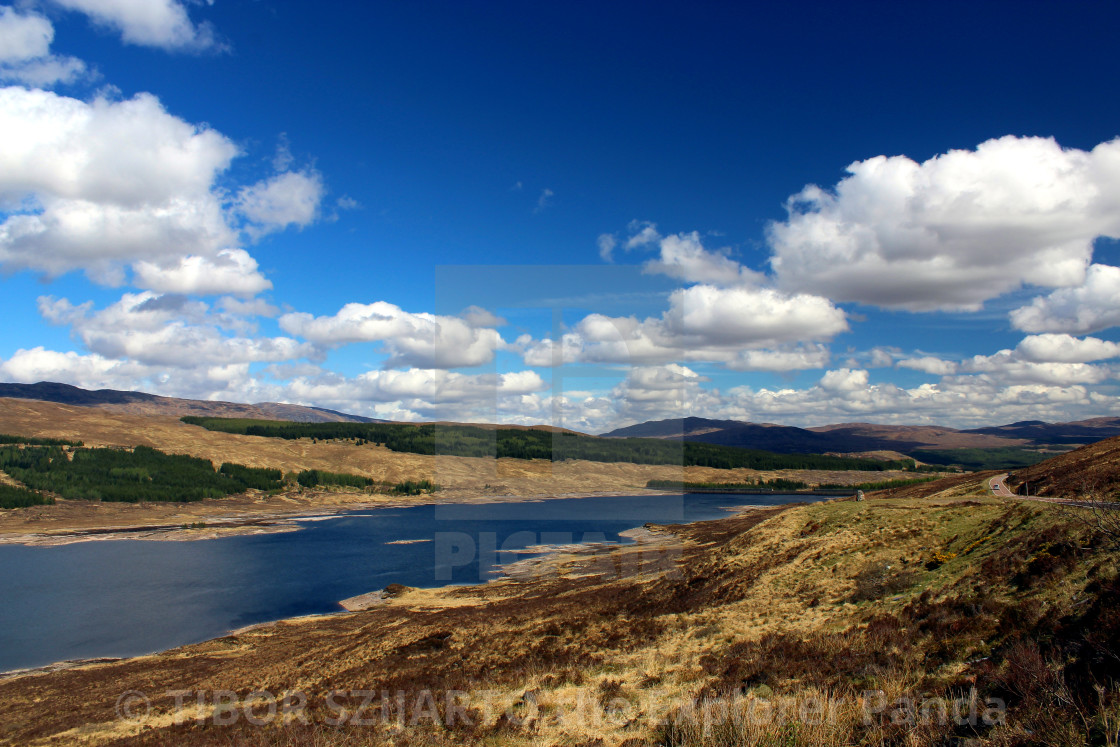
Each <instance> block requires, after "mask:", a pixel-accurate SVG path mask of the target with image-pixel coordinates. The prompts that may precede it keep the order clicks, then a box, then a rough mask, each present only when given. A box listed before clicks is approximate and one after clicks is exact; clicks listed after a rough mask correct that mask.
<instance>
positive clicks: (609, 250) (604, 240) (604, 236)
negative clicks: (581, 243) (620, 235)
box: [598, 233, 618, 262]
mask: <svg viewBox="0 0 1120 747" xmlns="http://www.w3.org/2000/svg"><path fill="white" fill-rule="evenodd" d="M598 244H599V258H600V259H601V260H603V261H604V262H614V255H613V252H614V248H615V247H616V246H618V239H616V238H615V237H614V234H609V233H601V234H599V239H598Z"/></svg>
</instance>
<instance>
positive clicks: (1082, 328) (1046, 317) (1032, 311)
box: [1011, 264, 1120, 334]
mask: <svg viewBox="0 0 1120 747" xmlns="http://www.w3.org/2000/svg"><path fill="white" fill-rule="evenodd" d="M1118 298H1120V267H1112V266H1110V265H1098V264H1094V265H1091V266H1090V267H1089V271H1088V272H1087V273H1086V275H1085V281H1084V282H1083V283H1081V284H1080V285H1078V286H1076V287H1073V288H1061V289H1059V290H1056V291H1054V292H1053V293H1050V294H1049V295H1047V296H1039V297H1037V298H1035V299H1034V300H1033V301H1031V303H1030V304H1028V305H1026V306H1022V307H1020V308H1018V309H1015V310H1014V311H1012V312H1011V323H1012V325H1014V326H1015V328H1016V329H1021V330H1023V331H1024V332H1069V333H1073V334H1086V333H1089V332H1099V331H1101V330H1103V329H1108V328H1109V327H1116V326H1118V325H1120V305H1118V304H1117V303H1116V299H1118Z"/></svg>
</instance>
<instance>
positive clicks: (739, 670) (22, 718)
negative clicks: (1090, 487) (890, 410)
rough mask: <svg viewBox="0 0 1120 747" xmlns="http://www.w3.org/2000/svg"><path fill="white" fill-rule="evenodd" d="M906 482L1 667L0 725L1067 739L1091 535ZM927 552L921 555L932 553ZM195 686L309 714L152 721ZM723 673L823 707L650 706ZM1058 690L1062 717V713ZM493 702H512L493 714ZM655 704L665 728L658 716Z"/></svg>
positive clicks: (588, 736)
mask: <svg viewBox="0 0 1120 747" xmlns="http://www.w3.org/2000/svg"><path fill="white" fill-rule="evenodd" d="M908 491H909V494H910V495H911V496H913V497H909V498H873V499H871V500H868V501H865V502H862V503H856V502H852V501H844V502H829V503H822V504H814V505H808V506H798V507H793V508H790V509H787V510H785V511H764V512H763V511H760V512H756V513H753V514H748V515H745V516H744V517H741V518H737V519H728V520H722V521H717V522H707V523H703V524H696V525H691V526H688V527H682V528H676V529H675V530H674V531H675V532H676V533H677V534H678V535H679V537H680V540H681V542H682V545H681V547H682V550H681V555H680V556H679V558H677V559H678V560H679V561H680V562H679V564H678V565H677V566H676V567H677V568H678V569H679V570H678V572H677V573H670V574H667V575H664V574H663V575H657V574H655V573H651V572H650V571H651V570H654V569H652V568H650V567H649V566H643V565H641V564H640V563H638V562H636V556H635V554H634V553H636V552H638V550H637V549H633V548H631V549H629V550H624V551H621V552H620V551H618V550H615V551H613V552H610V553H608V554H603V553H600V554H599V555H590V556H584V557H582V558H580V557H574V558H568V559H567V560H566V561H565V563H566V564H567V567H566V569H565V571H566V572H565V573H564V574H563V575H555V574H549V573H544V574H539V575H538V577H536V578H534V579H532V580H530V581H529V582H513V581H509V582H503V583H498V584H491V585H488V586H485V587H463V588H455V589H447V590H442V591H412V592H407V593H405V594H403V595H401V596H399V597H397V598H396V599H394V600H392V601H391V603H390V604H388V605H387V606H384V607H378V608H374V609H372V610H369V611H366V612H361V613H356V614H351V615H342V616H337V617H331V618H320V619H315V620H302V621H289V622H284V623H281V624H278V625H275V626H271V627H266V628H261V629H257V630H253V631H249V632H244V633H241V634H236V635H230V636H228V637H226V638H222V639H218V640H215V641H211V642H207V643H204V644H200V645H197V646H189V647H185V648H183V649H179V650H176V651H172V652H168V653H166V654H161V655H158V656H152V657H144V658H140V659H134V660H128V661H123V662H119V663H111V664H97V665H90V666H84V667H81V668H78V669H73V670H68V671H61V672H56V673H53V674H49V675H39V676H33V677H22V678H18V679H14V680H8V681H3V682H0V698H2V699H3V701H4V703H5V704H6V713H5V716H6V718H5V719H4V725H3V727H0V740H7V741H8V742H9V743H13V744H14V743H27V742H31V741H32V740H36V739H46V738H48V737H50V736H52V735H59V736H61V737H62V738H63V739H64V740H74V739H76V738H78V737H79V736H81V737H82V738H84V739H87V740H89V743H91V744H97V743H114V744H116V743H120V744H126V743H127V744H164V743H169V742H179V743H186V742H188V741H189V742H190V743H192V744H215V745H216V744H232V743H236V744H284V745H288V744H462V743H471V744H492V745H541V746H542V747H543V746H544V745H562V744H563V745H594V744H604V745H620V744H626V745H628V747H636V746H637V745H642V744H680V745H685V744H687V745H700V744H711V745H715V744H721V745H722V744H732V743H741V744H789V745H799V744H804V745H810V744H856V743H859V744H917V745H921V744H935V743H942V740H943V739H945V738H947V737H948V736H957V737H961V736H964V737H983V738H984V740H985V743H992V744H1061V743H1069V744H1077V743H1080V741H1084V731H1085V729H1086V728H1087V729H1089V730H1090V731H1092V730H1093V729H1095V728H1097V726H1098V722H1099V720H1100V714H1101V713H1115V693H1114V692H1107V691H1106V692H1107V694H1106V696H1105V698H1106V701H1107V703H1106V707H1105V708H1104V709H1103V711H1102V709H1101V708H1099V707H1096V706H1094V705H1093V703H1092V697H1093V696H1094V694H1093V691H1092V689H1091V688H1090V687H1089V686H1088V685H1087V684H1086V683H1087V682H1089V678H1090V677H1091V676H1095V677H1098V678H1099V679H1100V680H1101V681H1102V682H1106V683H1107V682H1108V679H1107V678H1108V677H1109V676H1112V677H1115V676H1116V675H1117V671H1116V661H1115V659H1114V658H1113V659H1109V658H1108V656H1104V655H1101V654H1100V652H1101V651H1104V652H1108V651H1115V650H1117V648H1118V646H1117V629H1118V628H1120V612H1118V611H1117V608H1116V599H1117V594H1116V592H1117V590H1118V589H1120V585H1118V584H1117V581H1116V573H1117V567H1116V556H1115V553H1114V552H1106V551H1105V550H1104V549H1103V548H1102V547H1101V546H1100V543H1099V542H1098V541H1097V540H1096V539H1094V538H1093V537H1092V536H1090V535H1089V534H1088V533H1087V531H1086V530H1083V529H1082V528H1081V527H1080V525H1076V524H1071V523H1070V522H1068V521H1067V520H1066V519H1065V518H1064V516H1063V515H1061V514H1059V513H1055V512H1054V510H1053V509H1052V507H1050V506H1048V505H1044V504H1027V503H1021V502H1015V501H999V500H996V499H992V498H990V497H987V496H986V495H985V493H986V491H985V490H984V488H983V484H982V482H981V481H980V480H978V479H976V478H975V477H973V478H972V479H971V480H968V479H964V478H951V479H949V480H947V481H943V482H942V483H941V484H933V485H932V486H921V487H920V488H911V489H908ZM917 491H921V494H920V495H919V494H918V492H917ZM938 554H940V557H941V558H943V559H945V562H944V563H943V564H942V565H940V566H938V567H933V566H932V565H930V561H931V560H933V559H934V558H935V557H937V556H938ZM648 556H649V555H648V551H647V557H648ZM888 566H889V568H888ZM1024 641H1025V642H1026V643H1023V642H1024ZM1048 659H1053V660H1054V661H1055V663H1054V664H1053V665H1052V666H1051V665H1048V664H1047V661H1048ZM971 687H976V688H978V691H979V692H980V694H981V696H990V695H997V696H999V697H1003V698H1004V699H1005V700H1007V702H1008V703H1009V704H1010V706H1011V712H1010V715H1009V720H1008V725H1007V726H1004V727H997V728H995V729H992V730H987V729H983V730H981V731H980V732H975V731H973V730H971V729H967V728H966V729H964V730H961V729H956V730H953V729H947V728H940V727H930V728H925V727H920V726H919V727H918V728H910V727H908V726H906V725H905V724H895V723H892V722H891V721H890V719H885V718H878V717H876V718H873V719H871V720H870V723H864V721H863V720H862V718H860V717H859V716H860V714H859V713H858V709H856V707H855V705H854V704H855V703H856V701H855V700H854V698H855V697H856V696H857V695H858V693H860V692H862V691H864V690H868V689H881V690H883V691H884V692H885V694H886V696H885V697H886V698H887V699H888V700H890V701H893V700H894V699H895V698H898V697H901V696H904V695H907V694H912V695H916V694H920V693H927V694H936V695H941V694H944V695H958V694H960V693H962V692H967V691H968V689H969V688H971ZM198 688H201V689H207V690H236V691H238V692H239V693H241V694H246V693H248V692H249V691H251V690H254V689H267V690H269V691H272V692H280V691H282V690H285V689H289V688H291V689H298V690H301V691H304V692H306V693H308V694H309V696H310V702H309V705H310V709H311V711H310V715H311V717H312V719H311V720H312V723H311V724H309V725H303V724H299V723H293V724H289V725H285V726H272V727H269V728H260V727H253V726H249V725H247V724H245V723H244V722H243V721H241V722H239V723H238V724H235V725H233V726H214V725H212V724H209V723H207V724H205V725H198V724H196V723H194V722H193V721H191V722H188V723H185V724H179V725H176V724H174V723H173V717H172V715H171V711H170V706H171V701H170V699H169V698H162V697H158V694H159V693H162V692H164V691H167V690H175V689H198ZM1063 688H1064V689H1063ZM130 689H135V690H141V691H144V692H147V693H154V694H155V695H156V697H153V711H152V713H151V715H150V717H149V718H148V719H147V721H145V722H144V723H140V724H135V723H128V722H122V721H119V720H115V719H114V718H113V702H114V700H115V698H116V697H117V695H118V694H119V693H121V692H123V691H126V690H130ZM337 689H344V690H351V689H371V690H376V691H380V690H389V691H396V690H404V691H406V692H408V693H410V697H412V696H411V694H412V693H417V692H419V691H421V690H424V689H431V690H434V691H436V696H437V699H439V698H440V697H441V695H442V693H443V692H444V691H446V690H464V691H478V690H492V691H495V692H496V693H497V694H496V696H495V699H496V702H497V704H498V706H499V708H498V710H496V711H494V712H492V713H489V714H483V713H481V712H471V713H470V714H469V716H470V717H471V719H472V721H473V725H471V726H461V727H460V728H457V729H456V730H450V731H449V730H445V729H443V728H435V727H433V726H432V725H431V723H430V720H424V719H421V721H420V723H419V724H418V725H415V726H408V727H406V728H405V730H404V731H403V732H402V733H400V734H395V733H393V732H391V731H389V730H386V729H384V728H382V727H378V726H363V727H357V726H352V725H351V726H346V727H331V726H327V725H324V723H323V720H324V719H325V718H326V717H328V716H330V715H332V714H333V713H334V711H332V710H331V709H330V708H328V705H327V703H326V701H325V700H324V697H325V694H326V693H327V692H328V691H331V690H337ZM734 693H738V694H746V696H747V697H748V698H750V697H759V698H769V699H771V701H772V699H773V698H774V697H779V696H789V697H797V698H804V697H805V696H807V695H816V696H820V697H822V698H824V699H826V700H827V702H828V703H829V704H831V706H833V707H834V708H833V712H834V713H835V714H836V716H835V717H834V718H833V719H832V723H831V724H826V725H824V726H803V725H802V726H797V725H790V724H783V723H779V722H773V723H771V724H769V725H762V726H758V727H757V728H755V727H749V728H748V727H742V728H736V727H734V726H732V725H731V722H726V723H725V722H722V721H720V720H719V719H718V718H717V719H716V722H714V723H713V724H712V729H711V730H709V732H708V734H707V736H706V737H705V734H704V732H703V730H701V729H698V728H694V724H693V722H691V721H689V720H688V719H682V718H681V717H680V716H679V715H678V716H677V717H674V716H673V713H674V702H679V699H681V698H685V699H687V698H689V697H693V696H696V695H710V696H729V695H731V694H734ZM581 697H582V698H583V700H582V704H583V705H582V709H581V710H580V711H579V713H580V715H581V716H582V717H581V718H574V719H573V718H572V714H571V713H569V712H568V709H569V708H571V707H572V706H573V705H576V704H579V703H581V700H580V698H581ZM1063 698H1066V700H1063ZM1110 699H1111V700H1110ZM342 702H344V703H345V702H346V701H345V700H343V701H342ZM474 702H475V703H477V702H478V701H477V700H475V701H474ZM350 704H351V705H355V706H356V705H357V702H352V703H350ZM628 704H636V705H628ZM1074 704H1075V705H1076V706H1077V708H1079V709H1081V712H1082V713H1083V715H1084V716H1085V718H1084V719H1081V718H1076V719H1075V718H1073V717H1072V714H1074V713H1075V712H1076V709H1074V708H1073V705H1074ZM506 707H508V708H510V709H511V710H510V713H511V714H512V715H513V716H515V717H516V718H514V719H513V720H510V719H509V718H505V719H502V718H501V717H500V715H499V714H500V713H501V710H502V709H504V708H506ZM1109 709H1112V710H1111V711H1110V710H1109ZM439 710H440V713H441V716H442V715H443V714H444V709H443V708H442V706H441V707H440V709H439ZM192 715H193V714H192ZM202 715H203V716H207V715H209V714H208V712H206V711H203V712H202ZM666 718H668V720H669V721H670V722H672V725H669V726H666V725H665V724H663V723H662V724H660V725H659V724H658V722H660V721H664V720H665V719H666ZM752 728H755V731H756V732H757V733H754V732H752V731H751V729H752ZM1031 734H1033V736H1031ZM1094 734H1095V736H1096V737H1098V738H1099V736H1100V734H1099V732H1094ZM596 740H602V742H599V741H596ZM736 740H738V741H736ZM1032 740H1033V741H1032ZM1079 740H1080V741H1079ZM1102 743H1103V742H1102Z"/></svg>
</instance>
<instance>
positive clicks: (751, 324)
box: [519, 285, 848, 371]
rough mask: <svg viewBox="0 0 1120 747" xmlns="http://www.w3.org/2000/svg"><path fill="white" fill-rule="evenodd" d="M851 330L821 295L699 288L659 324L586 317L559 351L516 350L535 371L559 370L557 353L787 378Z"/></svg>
mask: <svg viewBox="0 0 1120 747" xmlns="http://www.w3.org/2000/svg"><path fill="white" fill-rule="evenodd" d="M847 329H848V324H847V321H846V319H845V316H844V312H843V311H842V310H840V309H838V308H836V307H835V306H833V305H832V304H831V303H829V302H828V300H827V299H824V298H820V297H818V296H804V295H788V294H785V293H782V292H781V291H777V290H773V289H770V288H717V287H715V286H710V285H694V286H690V287H688V288H681V289H679V290H676V291H674V292H673V293H672V294H671V295H670V296H669V308H668V309H667V310H666V311H665V313H664V314H662V315H661V317H659V318H658V317H650V318H647V319H644V320H638V319H637V318H635V317H609V316H606V315H603V314H589V315H588V316H586V317H584V318H583V319H582V320H581V321H580V322H579V323H578V324H577V325H576V326H575V327H574V329H573V330H572V332H570V333H567V334H565V335H564V336H563V337H562V339H561V342H560V345H559V346H556V345H555V343H554V341H553V340H549V339H545V340H541V341H538V342H532V341H526V340H524V339H522V340H520V341H519V344H520V347H521V349H522V351H523V356H524V359H525V362H526V364H527V365H534V366H551V365H554V362H553V361H554V356H556V354H557V353H559V355H558V356H556V357H557V358H558V359H559V360H558V362H559V363H574V362H584V363H630V364H640V365H649V364H662V363H670V362H674V361H714V362H721V363H725V364H727V367H728V368H732V369H739V370H780V371H788V370H793V369H791V366H792V365H794V364H796V363H799V362H801V363H805V364H806V365H808V366H810V367H814V368H815V367H818V366H819V365H820V364H821V361H822V360H827V356H828V352H827V350H826V349H824V348H823V347H815V348H814V347H813V346H812V345H811V343H813V342H815V341H823V340H828V339H831V338H832V337H834V336H835V335H837V334H839V333H840V332H843V331H845V330H847ZM794 345H796V346H797V347H794V348H791V346H794ZM763 351H768V352H763ZM768 364H769V365H771V366H773V368H766V366H767V365H768Z"/></svg>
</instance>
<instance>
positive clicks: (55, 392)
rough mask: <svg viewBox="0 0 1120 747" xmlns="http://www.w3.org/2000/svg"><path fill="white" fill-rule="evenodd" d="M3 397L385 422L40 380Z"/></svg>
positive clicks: (4, 388) (179, 412) (138, 410)
mask: <svg viewBox="0 0 1120 747" xmlns="http://www.w3.org/2000/svg"><path fill="white" fill-rule="evenodd" d="M0 397H6V398H10V399H30V400H40V401H43V402H56V403H58V404H63V405H77V406H80V407H97V408H101V409H104V410H108V411H110V412H123V413H130V414H133V415H174V416H176V417H182V416H183V415H205V416H210V417H227V418H261V419H265V420H294V421H298V422H302V423H334V422H348V423H374V422H385V421H379V420H374V419H372V418H366V417H362V416H360V415H348V414H347V413H343V412H336V411H334V410H328V409H326V408H322V407H306V406H303V405H289V404H284V403H280V402H261V403H258V404H253V405H249V404H241V403H238V402H210V401H206V400H196V399H179V398H176V397H161V396H159V395H156V394H147V393H145V392H123V391H119V390H116V389H98V390H96V391H91V390H88V389H81V388H79V387H76V386H70V385H69V384H58V383H55V382H50V381H40V382H39V383H38V384H3V383H0Z"/></svg>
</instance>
